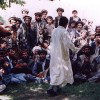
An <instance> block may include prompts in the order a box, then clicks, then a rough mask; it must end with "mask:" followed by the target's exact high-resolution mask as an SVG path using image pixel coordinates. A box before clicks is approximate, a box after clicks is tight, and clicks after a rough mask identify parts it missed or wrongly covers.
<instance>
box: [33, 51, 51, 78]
mask: <svg viewBox="0 0 100 100" xmlns="http://www.w3.org/2000/svg"><path fill="white" fill-rule="evenodd" d="M38 53H39V60H37V61H36V62H35V64H34V67H33V71H32V73H33V75H34V76H36V77H39V78H46V77H47V76H49V74H48V70H49V63H50V60H48V59H46V55H47V51H45V50H40V51H39V52H38Z"/></svg>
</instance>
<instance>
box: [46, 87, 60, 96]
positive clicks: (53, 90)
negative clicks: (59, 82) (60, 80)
mask: <svg viewBox="0 0 100 100" xmlns="http://www.w3.org/2000/svg"><path fill="white" fill-rule="evenodd" d="M60 93H61V89H60V88H59V86H50V88H49V89H48V90H47V94H48V95H49V96H57V95H59V94H60Z"/></svg>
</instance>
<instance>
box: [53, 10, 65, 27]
mask: <svg viewBox="0 0 100 100" xmlns="http://www.w3.org/2000/svg"><path fill="white" fill-rule="evenodd" d="M63 12H64V9H63V8H58V9H57V13H58V16H57V17H55V28H57V27H58V26H59V20H60V18H61V17H62V16H63V15H62V14H63Z"/></svg>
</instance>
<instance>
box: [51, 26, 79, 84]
mask: <svg viewBox="0 0 100 100" xmlns="http://www.w3.org/2000/svg"><path fill="white" fill-rule="evenodd" d="M69 49H71V50H72V51H77V49H76V48H75V46H74V44H73V43H72V42H71V40H70V39H69V38H68V32H67V31H66V29H65V28H64V27H62V26H58V28H55V29H54V30H53V33H52V43H51V61H50V79H51V81H50V84H51V85H60V86H65V85H66V84H67V83H70V84H72V83H73V82H74V79H73V72H72V67H71V62H70V58H69Z"/></svg>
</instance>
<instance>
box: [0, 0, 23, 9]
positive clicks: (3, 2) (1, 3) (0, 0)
mask: <svg viewBox="0 0 100 100" xmlns="http://www.w3.org/2000/svg"><path fill="white" fill-rule="evenodd" d="M12 3H15V4H19V5H21V6H23V5H24V4H25V2H24V1H23V0H0V8H2V9H6V8H7V7H11V4H12Z"/></svg>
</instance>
